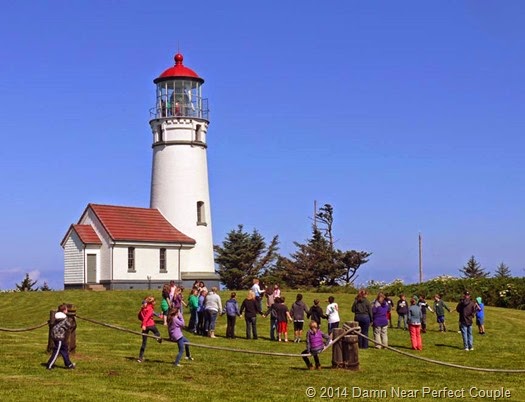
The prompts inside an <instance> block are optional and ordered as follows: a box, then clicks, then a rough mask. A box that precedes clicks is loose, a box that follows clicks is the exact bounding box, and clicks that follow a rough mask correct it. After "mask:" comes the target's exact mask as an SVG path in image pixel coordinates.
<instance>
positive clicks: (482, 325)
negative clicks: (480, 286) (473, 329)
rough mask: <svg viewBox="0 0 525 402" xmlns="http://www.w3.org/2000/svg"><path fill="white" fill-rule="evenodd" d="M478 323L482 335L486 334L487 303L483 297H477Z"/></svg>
mask: <svg viewBox="0 0 525 402" xmlns="http://www.w3.org/2000/svg"><path fill="white" fill-rule="evenodd" d="M476 309H477V311H476V325H477V326H478V331H479V334H480V335H485V305H484V304H483V302H482V300H481V297H476Z"/></svg>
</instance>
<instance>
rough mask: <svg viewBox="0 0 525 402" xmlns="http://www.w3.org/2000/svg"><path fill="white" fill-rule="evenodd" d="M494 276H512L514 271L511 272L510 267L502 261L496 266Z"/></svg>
mask: <svg viewBox="0 0 525 402" xmlns="http://www.w3.org/2000/svg"><path fill="white" fill-rule="evenodd" d="M494 278H512V273H511V272H510V269H509V267H508V266H507V265H505V264H504V263H503V262H502V263H501V264H499V265H498V267H497V268H496V272H494Z"/></svg>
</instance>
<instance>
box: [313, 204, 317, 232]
mask: <svg viewBox="0 0 525 402" xmlns="http://www.w3.org/2000/svg"><path fill="white" fill-rule="evenodd" d="M314 230H317V200H314Z"/></svg>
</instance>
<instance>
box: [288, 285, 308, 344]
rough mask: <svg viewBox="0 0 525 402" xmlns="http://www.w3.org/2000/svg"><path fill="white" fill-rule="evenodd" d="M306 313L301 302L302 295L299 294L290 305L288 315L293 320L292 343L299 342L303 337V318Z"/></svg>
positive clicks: (304, 305) (306, 310)
mask: <svg viewBox="0 0 525 402" xmlns="http://www.w3.org/2000/svg"><path fill="white" fill-rule="evenodd" d="M307 313H308V307H306V304H305V303H304V301H303V295H302V294H301V293H299V294H298V295H297V297H296V298H295V303H294V304H292V308H291V309H290V315H291V316H292V318H293V331H294V340H293V341H294V342H301V336H302V335H303V326H304V316H305V314H307Z"/></svg>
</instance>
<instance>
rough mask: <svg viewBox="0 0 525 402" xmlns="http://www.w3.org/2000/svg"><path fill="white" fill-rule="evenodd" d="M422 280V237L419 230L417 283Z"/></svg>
mask: <svg viewBox="0 0 525 402" xmlns="http://www.w3.org/2000/svg"><path fill="white" fill-rule="evenodd" d="M422 282H423V238H422V237H421V232H419V283H422Z"/></svg>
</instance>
